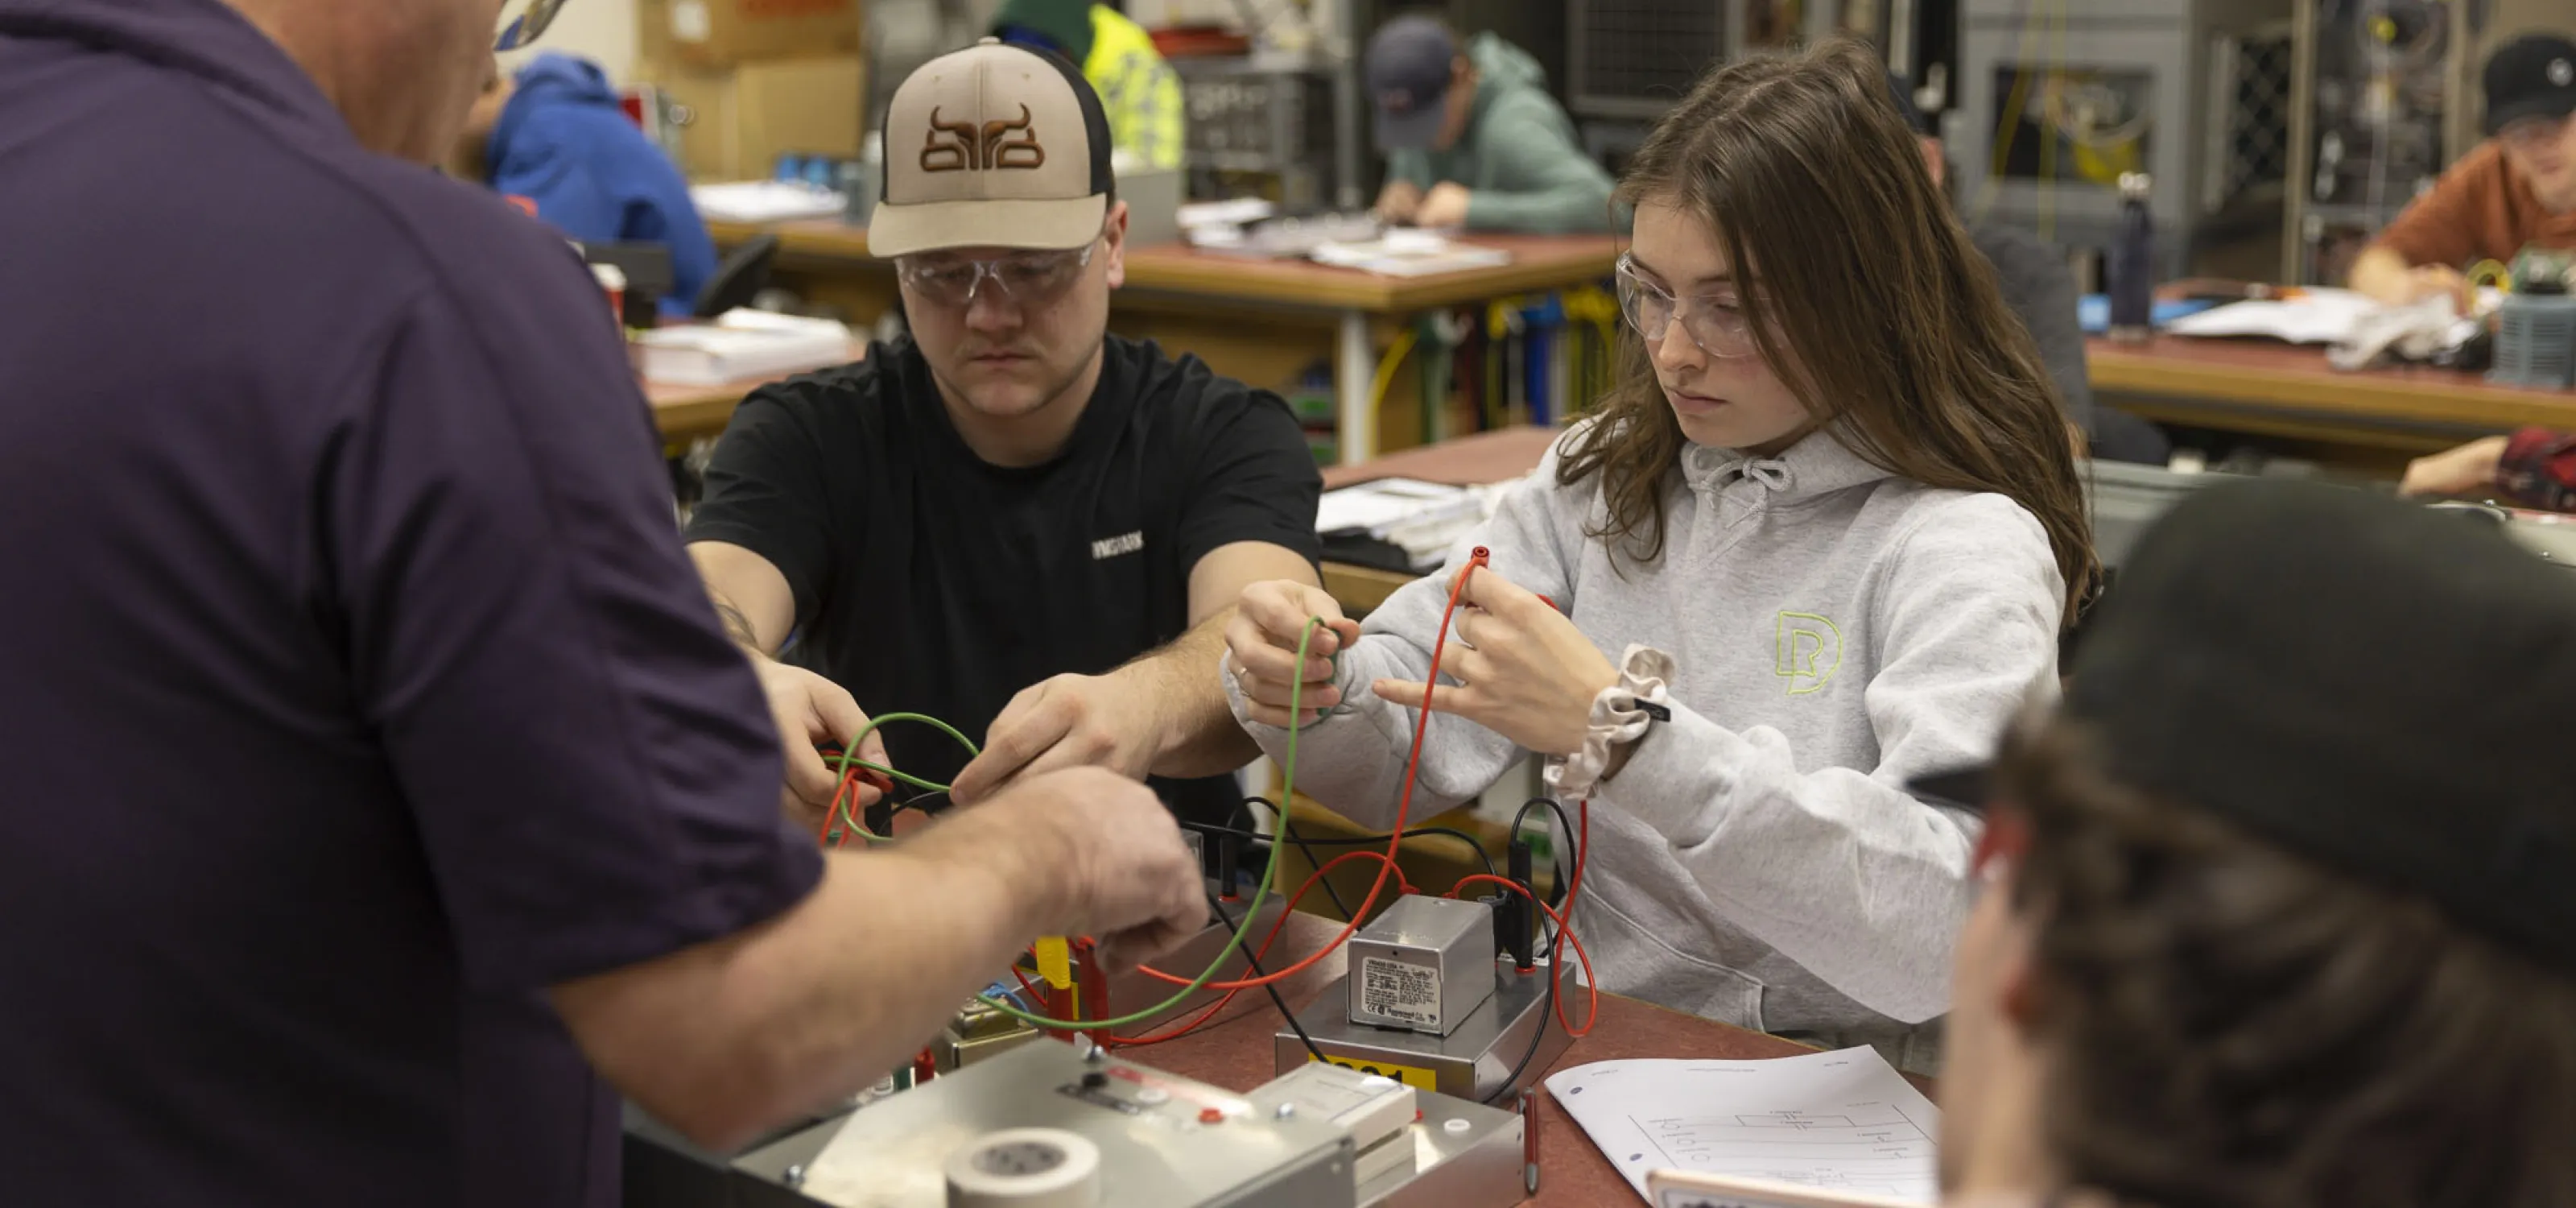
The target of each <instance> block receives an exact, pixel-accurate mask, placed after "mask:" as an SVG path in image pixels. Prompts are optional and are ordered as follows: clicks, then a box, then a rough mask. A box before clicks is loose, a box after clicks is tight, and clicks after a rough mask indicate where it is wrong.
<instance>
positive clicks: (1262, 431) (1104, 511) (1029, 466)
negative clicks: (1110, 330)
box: [688, 39, 1322, 822]
mask: <svg viewBox="0 0 2576 1208" xmlns="http://www.w3.org/2000/svg"><path fill="white" fill-rule="evenodd" d="M1099 104H1100V103H1099V101H1098V100H1097V99H1096V98H1094V96H1093V95H1092V91H1091V87H1090V85H1088V84H1086V83H1084V82H1083V80H1082V77H1081V76H1080V75H1079V74H1077V73H1076V72H1075V70H1074V68H1073V65H1072V64H1071V63H1069V62H1066V61H1065V60H1064V59H1062V58H1060V57H1058V56H1055V55H1053V54H1049V53H1047V52H1045V51H1040V50H1032V49H1028V48H1025V47H1019V46H1005V45H1002V44H1000V43H998V42H996V41H994V40H992V39H986V40H985V42H984V44H982V45H979V46H976V47H973V48H970V49H967V50H962V51H958V52H956V53H954V54H949V55H944V56H941V57H940V58H937V59H933V60H931V61H930V62H929V63H927V64H925V65H923V66H922V67H921V68H919V69H918V70H916V71H914V72H913V74H912V76H911V78H909V79H907V80H905V81H904V83H903V86H902V87H901V88H899V89H897V90H896V92H895V95H894V100H893V103H892V104H891V105H890V106H889V107H888V109H887V116H886V131H887V134H886V145H887V146H889V147H897V148H915V149H918V150H914V151H910V152H907V153H905V154H899V155H893V156H889V157H888V159H887V162H886V169H887V170H886V186H885V200H884V201H883V202H882V203H880V204H879V205H878V206H877V209H876V214H875V216H874V217H873V218H872V219H871V220H870V222H869V226H868V244H869V250H870V251H871V252H872V253H874V254H876V255H878V256H884V257H888V258H890V259H892V260H893V262H894V265H893V268H894V277H895V281H896V284H897V287H898V288H899V289H901V290H902V293H903V304H904V313H905V314H906V315H907V316H908V317H909V318H910V319H911V322H912V334H911V335H910V337H909V338H906V339H902V340H897V341H895V342H893V343H888V344H878V345H875V346H874V347H872V348H870V349H869V351H868V355H867V359H866V360H864V361H862V362H860V363H858V364H856V365H851V366H848V367H846V368H842V369H835V370H829V371H826V372H823V373H817V374H811V375H808V376H806V377H801V378H797V379H795V380H793V381H789V382H786V383H784V384H781V385H777V386H771V387H767V388H764V389H761V390H758V391H755V392H753V394H752V395H751V397H750V398H749V399H748V400H746V401H745V402H744V403H743V405H742V407H741V409H740V410H738V411H736V412H735V413H734V416H733V422H732V423H731V424H730V425H729V426H727V427H726V429H725V435H724V439H723V440H722V441H720V442H718V443H717V445H716V453H715V461H714V462H713V464H711V465H709V466H708V467H707V494H706V499H705V501H704V502H703V503H701V504H699V505H698V508H697V510H696V512H695V514H694V515H692V517H691V518H690V522H689V532H688V537H689V542H690V545H689V552H690V554H691V555H692V556H693V557H695V558H696V560H697V563H698V569H699V572H700V573H701V574H702V575H703V576H704V577H705V579H706V584H707V588H708V590H709V591H710V592H712V593H713V594H714V596H715V598H716V600H717V602H718V611H719V612H720V613H722V614H723V615H724V617H725V618H726V623H727V625H728V627H729V628H730V629H731V631H732V633H733V636H734V640H735V641H736V642H738V643H740V644H741V645H742V647H743V648H744V649H745V650H747V651H749V652H750V653H751V654H752V655H753V663H754V665H755V666H757V667H758V668H759V670H760V673H761V678H762V681H763V683H765V684H766V685H767V687H768V689H769V697H770V703H771V706H772V709H773V710H774V711H775V714H776V716H777V719H778V722H779V728H780V730H781V731H782V732H783V739H784V741H785V742H786V744H787V751H786V754H787V768H788V774H789V783H790V786H791V788H792V790H793V791H794V792H795V793H796V795H797V796H798V797H799V798H800V799H802V800H803V801H804V802H806V803H807V804H808V805H809V806H811V807H812V809H813V811H814V812H815V814H816V815H817V816H818V817H819V815H820V813H821V810H822V808H823V807H824V806H825V804H826V803H827V802H829V801H830V800H831V797H832V793H833V787H834V781H833V778H832V775H831V773H830V771H829V769H828V768H826V766H825V764H824V762H823V760H822V759H821V757H819V756H818V755H816V754H815V746H816V744H817V743H818V742H821V741H833V740H839V739H844V738H846V737H847V736H848V735H849V734H850V733H851V732H852V731H854V730H856V729H857V728H858V726H859V725H861V724H862V723H863V722H864V721H865V718H866V716H867V714H866V713H863V712H862V711H861V710H862V708H863V707H864V708H865V709H866V710H867V711H868V712H873V713H883V712H888V711H898V710H899V711H903V712H912V713H925V714H928V715H930V716H932V717H936V718H939V719H941V720H944V721H946V722H948V723H949V724H951V725H954V726H957V727H959V728H961V729H962V730H964V731H965V733H967V734H968V735H972V736H976V737H980V738H983V739H984V755H983V756H982V758H980V759H977V760H975V761H974V762H972V763H971V764H970V763H969V762H968V760H967V754H966V752H965V751H964V750H963V749H961V748H960V747H958V746H957V745H955V744H954V743H953V742H952V741H951V740H950V739H948V738H947V737H945V736H943V735H940V734H938V733H936V732H932V731H928V730H925V729H922V728H919V727H907V728H904V729H901V730H897V731H889V732H886V733H885V734H884V739H885V744H886V749H887V750H890V751H891V752H892V753H893V756H894V766H895V767H897V768H899V769H901V770H903V771H905V772H907V773H910V774H912V775H915V776H920V777H923V778H926V779H930V780H933V781H936V782H939V783H947V784H952V785H953V788H954V791H953V792H952V794H951V797H952V798H953V799H954V800H955V801H956V802H957V803H959V804H961V805H964V804H974V803H976V802H977V801H979V800H981V799H983V798H985V797H987V796H989V795H991V794H992V793H993V792H995V791H996V789H997V788H998V787H999V786H1000V785H1002V784H1003V783H1004V782H1006V781H1013V780H1016V779H1020V778H1024V777H1026V776H1027V775H1029V774H1030V772H1031V769H1037V770H1045V769H1051V768H1057V767H1064V766H1069V765H1077V764H1103V765H1106V766H1109V767H1111V768H1113V769H1114V770H1117V771H1120V772H1123V773H1125V774H1127V775H1130V776H1134V777H1138V778H1142V777H1144V776H1146V775H1147V774H1149V773H1151V774H1156V775H1158V776H1161V777H1169V778H1171V779H1165V780H1161V781H1158V783H1157V785H1156V787H1157V788H1159V789H1160V790H1162V792H1163V795H1164V800H1165V801H1166V802H1168V803H1170V804H1171V805H1173V806H1174V807H1175V808H1176V809H1179V810H1181V811H1182V812H1183V813H1184V815H1185V816H1186V817H1189V818H1191V819H1193V820H1196V821H1203V822H1222V821H1224V820H1225V819H1226V818H1228V817H1231V816H1233V814H1234V813H1235V811H1236V810H1237V809H1238V808H1239V807H1240V806H1241V804H1242V800H1243V795H1242V793H1241V791H1240V790H1239V789H1238V788H1237V787H1236V784H1235V781H1234V778H1233V772H1234V771H1235V769H1237V768H1240V767H1242V766H1243V765H1244V764H1247V763H1250V762H1251V761H1252V759H1253V758H1254V757H1255V755H1256V754H1257V752H1256V751H1255V750H1254V748H1253V746H1252V743H1251V742H1250V740H1248V739H1246V738H1245V737H1244V736H1243V734H1242V732H1241V731H1240V730H1239V729H1238V728H1237V727H1236V726H1235V725H1234V722H1233V719H1232V717H1231V716H1230V715H1229V714H1228V712H1227V710H1226V703H1225V698H1224V696H1223V694H1222V693H1220V692H1219V691H1218V688H1217V682H1216V675H1215V662H1216V658H1217V653H1218V651H1219V650H1220V649H1221V647H1222V645H1223V639H1222V634H1223V625H1224V623H1225V619H1226V618H1227V617H1228V616H1229V615H1231V613H1232V610H1233V607H1234V602H1235V600H1236V599H1237V598H1238V597H1240V596H1241V595H1242V594H1243V589H1244V587H1245V586H1246V585H1248V584H1251V583H1255V582H1258V581H1261V580H1265V579H1276V578H1281V577H1288V578H1293V579H1295V580H1297V581H1298V582H1301V583H1305V584H1307V585H1309V586H1312V585H1313V584H1315V583H1316V582H1317V578H1316V571H1315V565H1314V561H1315V556H1316V553H1317V548H1316V539H1315V502H1316V498H1317V496H1318V495H1319V494H1321V492H1322V477H1321V475H1319V474H1318V473H1317V472H1316V470H1315V459H1314V455H1313V453H1312V452H1310V451H1309V450H1308V448H1307V446H1306V438H1305V434H1304V433H1303V432H1302V431H1300V430H1299V429H1298V427H1297V420H1296V417H1295V416H1294V415H1292V414H1290V412H1289V410H1288V405H1287V404H1286V403H1284V402H1282V401H1281V400H1280V398H1279V396H1277V395H1275V394H1272V393H1270V392H1268V391H1264V390H1254V389H1251V388H1250V387H1247V386H1245V385H1244V384H1243V383H1241V382H1236V381H1231V380H1229V379H1226V378H1222V377H1218V376H1217V375H1216V374H1214V373H1212V372H1210V371H1209V370H1208V367H1207V366H1206V365H1205V364H1202V363H1201V362H1200V361H1199V360H1198V358H1196V357H1182V358H1180V359H1178V360H1174V359H1172V358H1170V357H1167V356H1165V355H1163V352H1162V350H1161V349H1159V348H1156V347H1155V346H1154V345H1153V344H1151V343H1138V342H1135V341H1132V340H1127V339H1123V338H1121V337H1118V336H1114V335H1108V334H1107V325H1108V319H1109V296H1110V291H1111V290H1113V289H1114V288H1116V287H1117V285H1118V283H1119V282H1120V281H1121V280H1122V279H1123V278H1124V275H1125V272H1126V268H1125V261H1124V260H1123V259H1122V257H1123V256H1124V254H1125V251H1126V235H1127V207H1126V205H1125V204H1124V203H1121V202H1119V201H1118V200H1117V199H1116V198H1115V197H1114V196H1113V192H1114V187H1113V182H1112V180H1111V177H1110V168H1109V148H1108V146H1106V145H1105V144H1102V143H1100V142H1098V141H1097V140H1095V139H1093V138H1092V137H1091V132H1093V131H1097V130H1099V129H1101V128H1102V126H1101V121H1100V116H1099V115H1100V109H1099ZM934 115H936V116H937V121H936V123H935V124H934V122H933V116H934ZM997 128H998V129H999V130H1000V131H1001V137H999V138H993V137H992V136H991V135H990V134H986V135H984V138H985V139H986V140H987V141H985V142H984V143H983V147H984V148H986V149H987V150H986V151H985V152H984V153H982V154H976V153H975V151H976V147H975V145H974V144H973V143H971V142H969V141H967V140H970V139H974V138H975V137H976V136H977V134H978V132H989V131H993V130H996V129H997ZM791 633H794V634H797V635H799V636H798V637H797V640H796V644H795V646H794V647H793V648H792V649H785V646H786V642H787V639H788V636H789V635H790V634H791ZM969 812H972V811H969Z"/></svg>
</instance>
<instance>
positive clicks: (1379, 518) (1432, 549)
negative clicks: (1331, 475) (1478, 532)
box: [1315, 478, 1513, 570]
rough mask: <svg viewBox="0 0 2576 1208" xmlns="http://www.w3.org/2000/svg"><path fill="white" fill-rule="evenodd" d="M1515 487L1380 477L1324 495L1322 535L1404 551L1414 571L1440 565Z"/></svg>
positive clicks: (1319, 521)
mask: <svg viewBox="0 0 2576 1208" xmlns="http://www.w3.org/2000/svg"><path fill="white" fill-rule="evenodd" d="M1512 485H1513V484H1512V483H1509V482H1503V483H1495V484H1493V485H1491V486H1474V487H1459V486H1449V485H1447V484H1445V483H1437V482H1422V481H1419V480H1417V479H1412V478H1380V479H1377V480H1375V481H1372V482H1363V483H1360V484H1358V485H1356V486H1347V487H1343V488H1342V489H1340V490H1338V491H1326V492H1324V497H1323V499H1322V500H1320V501H1319V502H1318V503H1317V504H1316V506H1315V531H1316V532H1317V533H1319V534H1322V535H1324V536H1327V537H1330V536H1347V535H1355V534H1366V535H1368V536H1370V537H1375V538H1377V539H1378V540H1380V541H1384V542H1386V543H1388V544H1390V545H1393V546H1396V547H1397V548H1399V549H1402V550H1403V551H1404V555H1405V557H1406V558H1407V559H1408V560H1410V561H1411V563H1412V565H1413V569H1415V570H1429V569H1432V568H1434V567H1437V566H1438V565H1440V561H1441V558H1442V557H1443V556H1444V555H1445V554H1446V553H1447V552H1448V549H1449V547H1450V546H1452V545H1454V544H1456V543H1457V542H1458V540H1459V539H1460V538H1462V537H1465V536H1466V535H1467V534H1468V533H1469V532H1471V531H1473V530H1474V529H1475V527H1476V526H1477V525H1480V524H1483V523H1484V522H1485V520H1486V519H1487V518H1488V517H1490V516H1492V515H1493V514H1494V508H1495V506H1496V505H1497V504H1499V503H1500V502H1501V501H1502V497H1503V492H1504V491H1505V490H1507V489H1509V488H1510V487H1511V486H1512Z"/></svg>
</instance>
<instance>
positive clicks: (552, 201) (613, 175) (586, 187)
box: [458, 53, 716, 316]
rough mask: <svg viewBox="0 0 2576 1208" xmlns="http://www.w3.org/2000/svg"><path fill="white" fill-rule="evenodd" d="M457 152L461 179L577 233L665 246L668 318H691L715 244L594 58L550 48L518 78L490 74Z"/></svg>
mask: <svg viewBox="0 0 2576 1208" xmlns="http://www.w3.org/2000/svg"><path fill="white" fill-rule="evenodd" d="M458 158H459V161H460V166H461V167H462V168H463V169H464V171H463V173H462V174H463V175H466V176H467V177H468V178H469V179H473V180H479V181H482V182H483V183H484V184H487V185H490V186H491V187H492V188H493V189H494V190H495V191H497V192H499V193H501V194H503V195H504V196H509V197H524V198H527V199H528V200H529V201H530V202H533V203H535V205H536V207H537V216H538V217H540V218H543V219H545V220H546V221H547V222H550V223H553V224H554V225H555V226H557V227H560V228H562V230H563V232H564V233H565V234H567V235H570V236H572V237H573V238H574V239H577V240H580V241H582V242H584V243H658V244H661V245H663V246H665V247H668V248H670V249H671V278H672V287H671V294H670V296H669V297H666V298H664V299H662V312H663V313H664V314H668V315H673V316H685V315H687V314H688V313H689V308H690V306H691V304H692V303H694V302H695V301H696V300H697V297H698V291H699V290H700V289H703V288H705V286H706V283H707V279H708V278H710V277H713V276H715V273H716V244H715V240H714V239H713V238H712V237H710V236H709V235H708V234H707V224H706V223H705V221H704V220H702V219H700V218H699V217H698V210H697V207H696V206H695V205H693V204H691V203H690V201H689V182H688V181H687V180H686V179H685V178H683V177H682V176H681V175H680V170H679V168H678V167H676V166H674V165H673V164H672V163H671V158H670V156H668V155H665V154H663V152H662V149H661V148H660V147H656V146H654V145H653V141H652V140H651V139H648V138H646V137H644V132H643V131H642V130H641V129H639V128H637V126H636V125H635V122H634V120H633V119H631V118H629V117H627V116H626V111H625V110H624V109H623V108H621V107H620V106H619V104H618V97H617V91H616V90H615V89H613V88H611V87H609V84H608V74H607V73H606V72H603V71H601V70H600V69H599V65H598V64H596V63H593V62H591V61H589V60H587V59H581V58H576V57H574V56H572V55H567V54H554V53H548V54H542V55H539V56H537V57H536V58H535V59H533V60H530V61H529V62H528V64H527V65H526V66H524V67H521V68H520V69H519V70H518V72H517V74H516V75H515V77H513V76H506V75H505V76H500V77H497V78H495V79H494V80H493V82H492V86H491V87H490V88H489V89H487V90H486V91H485V92H484V94H483V97H482V99H481V100H480V101H479V102H477V103H476V105H475V107H474V116H473V120H472V121H471V122H469V123H468V124H467V128H466V131H465V138H464V142H463V145H462V146H461V147H460V148H459V155H458Z"/></svg>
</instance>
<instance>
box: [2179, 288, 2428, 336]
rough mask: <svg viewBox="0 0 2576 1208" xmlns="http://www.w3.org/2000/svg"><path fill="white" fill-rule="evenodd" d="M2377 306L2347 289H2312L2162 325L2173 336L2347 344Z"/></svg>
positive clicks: (2234, 304) (2235, 304)
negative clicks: (2235, 337) (2345, 342)
mask: <svg viewBox="0 0 2576 1208" xmlns="http://www.w3.org/2000/svg"><path fill="white" fill-rule="evenodd" d="M2378 309H2379V304H2378V303H2376V302H2373V301H2371V300H2370V299H2368V298H2366V297H2363V296H2362V295H2360V294H2356V293H2354V292H2352V291H2351V290H2348V289H2311V290H2308V291H2306V292H2305V293H2302V294H2300V295H2299V296H2297V297H2295V298H2289V299H2285V300H2281V301H2260V302H2230V303H2228V304H2227V305H2225V306H2213V307H2211V308H2209V309H2208V310H2204V311H2202V312H2200V313H2199V314H2196V315H2186V316H2183V317H2182V318H2178V319H2175V320H2174V321H2173V322H2171V323H2168V324H2166V325H2165V333H2166V334H2168V335H2177V336H2262V337H2268V338H2271V339H2275V340H2283V341H2287V342H2289V343H2292V344H2336V343H2341V342H2342V341H2344V340H2347V339H2350V338H2351V337H2352V334H2353V332H2354V330H2355V329H2357V328H2358V327H2359V326H2360V325H2361V321H2362V319H2363V317H2364V316H2366V315H2368V314H2370V313H2371V312H2372V311H2375V310H2378Z"/></svg>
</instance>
